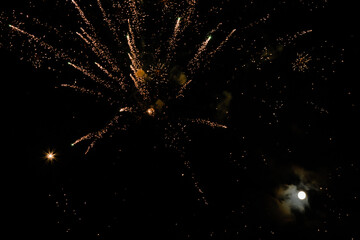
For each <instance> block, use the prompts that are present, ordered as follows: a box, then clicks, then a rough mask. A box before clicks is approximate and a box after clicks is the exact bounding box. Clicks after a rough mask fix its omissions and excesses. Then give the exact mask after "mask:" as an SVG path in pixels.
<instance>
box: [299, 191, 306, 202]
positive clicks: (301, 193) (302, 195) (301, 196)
mask: <svg viewBox="0 0 360 240" xmlns="http://www.w3.org/2000/svg"><path fill="white" fill-rule="evenodd" d="M298 198H299V199H300V200H304V199H305V198H306V193H305V192H304V191H300V192H298Z"/></svg>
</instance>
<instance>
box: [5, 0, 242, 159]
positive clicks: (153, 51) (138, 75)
mask: <svg viewBox="0 0 360 240" xmlns="http://www.w3.org/2000/svg"><path fill="white" fill-rule="evenodd" d="M110 4H111V3H109V2H106V5H110ZM55 5H56V7H59V5H60V3H56V4H55ZM81 5H82V3H78V2H77V1H75V0H72V1H66V2H65V5H64V6H63V7H64V8H66V9H68V11H69V12H71V14H73V15H74V17H73V18H75V19H76V18H77V19H79V21H77V22H76V25H77V30H74V31H69V29H68V28H67V27H66V26H64V25H59V26H58V27H53V26H52V25H49V24H43V23H41V22H40V21H39V20H38V19H35V18H31V17H29V16H28V15H26V16H24V14H22V13H20V14H19V15H20V16H21V17H22V18H25V19H26V20H24V22H22V21H21V20H20V19H18V16H17V15H14V16H13V19H5V20H2V21H7V22H8V28H9V29H10V34H11V36H12V37H13V38H23V39H25V40H26V41H27V43H28V44H29V47H31V48H32V49H33V50H34V52H33V51H31V52H28V53H27V54H26V55H27V57H28V60H30V61H31V62H32V63H33V64H34V66H36V67H41V66H42V65H43V64H48V65H49V66H48V68H49V69H53V70H54V71H59V72H61V71H71V68H72V69H75V70H77V71H79V72H80V73H81V74H82V75H83V77H84V79H83V80H82V81H81V82H79V83H78V82H75V83H72V84H62V85H61V86H63V87H68V88H71V89H74V90H75V91H79V92H81V93H84V94H90V95H93V96H95V97H97V98H100V99H101V100H104V101H106V102H107V103H108V104H110V105H111V106H118V107H117V113H116V114H115V116H114V117H113V118H112V119H111V120H110V121H108V123H107V124H106V125H105V126H104V127H103V128H102V129H100V130H98V131H96V132H92V133H89V134H87V135H85V136H83V137H81V138H79V139H78V140H76V141H75V142H74V143H73V144H72V145H75V144H78V143H80V142H82V141H85V140H90V145H89V147H88V149H87V150H86V153H88V152H89V150H90V149H91V148H92V147H94V145H95V142H96V141H97V140H99V139H101V138H103V137H104V136H105V135H106V134H109V133H112V132H114V131H123V130H126V129H127V124H125V123H124V122H122V118H123V117H124V116H126V115H127V114H131V115H134V116H135V117H136V119H137V120H141V119H142V118H146V117H152V118H156V119H158V120H159V121H160V120H164V119H165V118H167V116H168V114H167V112H168V111H172V110H169V108H171V105H172V102H174V101H176V100H178V99H179V98H183V97H184V96H185V94H186V90H187V88H188V87H189V85H190V84H191V82H192V81H193V79H194V78H195V77H196V73H197V72H198V70H199V69H200V68H202V67H203V65H204V63H206V62H208V61H210V60H211V58H212V57H213V56H214V55H215V54H216V53H217V52H219V51H220V50H221V49H222V47H223V46H224V45H225V44H226V42H227V41H228V40H229V39H230V38H231V37H232V35H233V34H234V33H235V31H236V29H233V30H231V31H230V32H229V33H228V34H227V35H226V36H225V38H224V39H223V40H222V41H220V43H217V46H216V45H215V44H216V43H215V44H213V46H214V45H215V48H214V49H212V50H211V49H210V50H209V49H208V48H209V46H208V45H209V43H210V40H211V38H212V37H211V34H213V33H215V32H216V31H218V30H219V28H220V26H221V23H220V24H218V26H217V27H216V28H214V29H212V30H210V31H209V33H208V34H207V36H205V37H204V39H205V40H204V41H203V42H202V43H199V45H198V47H197V50H195V53H194V54H193V56H192V57H190V58H189V59H181V60H180V61H179V60H178V59H177V58H176V53H177V51H178V48H179V46H178V44H181V45H182V46H186V45H187V44H188V45H189V43H187V42H186V41H182V39H183V38H184V35H185V34H186V32H187V31H190V32H194V31H195V32H196V33H197V34H198V35H199V34H200V30H198V29H199V28H201V25H203V24H204V23H201V22H199V20H198V19H195V16H196V11H195V9H196V5H197V1H194V0H189V1H184V2H183V3H181V4H180V3H170V2H168V1H161V2H158V3H151V4H149V3H145V2H141V1H132V0H129V1H125V2H124V3H122V4H114V3H113V6H111V5H110V6H108V7H112V9H111V11H112V12H114V11H116V12H120V13H121V14H120V15H114V14H110V13H109V12H110V10H105V8H104V7H103V4H102V2H101V1H100V0H98V1H96V8H97V9H94V7H93V6H92V5H89V6H87V7H89V8H91V7H92V9H91V10H90V9H89V12H91V13H92V14H89V15H91V17H92V18H94V17H93V15H94V13H93V12H92V11H97V14H98V16H97V18H98V19H95V20H94V19H91V18H89V16H88V15H87V13H86V12H87V11H86V10H84V8H85V6H84V7H83V6H81ZM147 5H151V9H156V8H158V9H159V10H158V11H159V12H157V13H156V14H159V15H160V16H161V17H160V19H149V17H148V15H146V13H145V12H144V9H146V8H147V7H149V6H147ZM213 10H214V9H213ZM73 11H75V12H73ZM153 14H155V13H153ZM100 20H101V21H102V23H100V24H99V25H100V27H101V28H102V30H103V29H106V28H107V32H105V31H103V32H102V31H98V30H97V29H98V28H99V26H96V25H95V24H94V23H93V22H99V21H100ZM147 21H150V22H151V23H147V24H145V23H146V22H147ZM171 22H172V24H171ZM151 24H153V25H155V26H159V28H158V29H157V28H153V27H149V29H146V26H151ZM29 25H31V26H29ZM97 25H98V24H97ZM169 25H173V27H172V28H170V27H169ZM35 28H39V29H36V30H35ZM169 29H172V30H171V32H169ZM188 29H189V30H188ZM40 31H42V32H41V33H40ZM100 34H101V35H100ZM105 35H110V36H112V38H111V42H110V41H108V39H103V36H105ZM100 36H101V37H100ZM167 36H168V37H167ZM54 38H55V39H54ZM164 39H165V40H164ZM54 40H57V41H58V42H57V43H55V42H54ZM68 42H69V43H68ZM61 44H62V45H61ZM65 46H71V47H69V48H65ZM73 46H77V47H76V48H75V47H73ZM190 46H191V47H192V45H190ZM213 46H212V47H213ZM80 49H81V50H80ZM176 68H179V69H181V70H176ZM89 81H91V82H90V83H89ZM168 121H169V122H170V121H171V119H170V120H168ZM178 121H180V122H181V123H182V124H183V125H186V124H189V123H196V124H205V125H208V126H210V127H212V128H216V127H220V128H226V126H225V125H222V124H218V123H215V122H211V121H209V120H206V119H190V118H188V119H179V120H178ZM172 124H175V125H176V124H177V123H172ZM183 127H184V126H183ZM183 127H182V128H183Z"/></svg>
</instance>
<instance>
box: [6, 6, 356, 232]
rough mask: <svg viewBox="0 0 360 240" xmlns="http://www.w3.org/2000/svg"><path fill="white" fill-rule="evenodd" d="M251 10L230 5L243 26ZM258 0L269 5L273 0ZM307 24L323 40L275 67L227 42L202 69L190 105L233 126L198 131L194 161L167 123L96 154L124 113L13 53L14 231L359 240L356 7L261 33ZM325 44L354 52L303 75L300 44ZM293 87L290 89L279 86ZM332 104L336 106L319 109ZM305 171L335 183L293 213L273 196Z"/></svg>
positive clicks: (301, 14)
mask: <svg viewBox="0 0 360 240" xmlns="http://www.w3.org/2000/svg"><path fill="white" fill-rule="evenodd" d="M274 2H276V1H274ZM3 4H5V5H6V3H1V6H3ZM238 4H239V6H238V5H237V4H236V3H232V2H231V1H230V5H231V6H232V7H234V9H235V10H234V9H232V10H231V11H229V13H228V16H226V17H228V18H229V19H230V20H229V21H230V24H234V23H236V24H240V23H241V22H242V20H240V19H239V17H240V16H238V15H239V14H240V13H241V14H243V15H241V16H242V17H243V18H244V19H246V18H250V19H252V18H251V17H252V14H254V16H255V15H256V14H255V13H252V12H250V13H249V12H246V11H245V12H242V11H236V8H235V7H240V5H241V4H240V3H238ZM257 4H258V6H264V9H266V5H267V4H268V5H270V3H267V4H264V3H257ZM5 5H4V7H3V8H4V9H5V10H7V9H8V8H7V6H5ZM19 5H21V4H20V3H19ZM9 6H10V7H16V3H11V4H9ZM256 9H261V7H259V8H256ZM256 9H255V10H256ZM255 10H254V12H256V11H255ZM259 11H260V10H259ZM259 15H261V14H259ZM222 17H225V16H222ZM236 24H235V25H236ZM304 28H305V29H307V28H311V29H313V34H312V35H311V37H310V38H306V39H305V40H299V41H300V42H299V44H298V45H297V46H296V47H289V48H287V49H285V50H284V51H283V52H282V54H281V56H280V57H279V58H278V59H276V60H275V61H274V63H273V64H270V65H269V66H264V68H263V71H261V72H259V71H256V70H255V69H252V68H251V67H249V68H246V69H245V70H244V69H242V68H240V66H241V65H242V63H243V62H244V61H243V60H244V59H243V58H246V55H241V53H239V55H238V53H237V52H236V51H235V50H234V49H236V47H229V48H227V49H225V51H224V53H223V55H220V56H219V58H218V59H216V60H215V61H214V62H213V63H212V65H211V69H212V71H209V72H205V73H203V74H202V76H200V81H199V84H195V85H194V86H193V87H192V89H191V90H190V97H189V98H188V99H187V100H186V101H184V104H187V105H186V106H191V108H190V109H189V112H187V114H199V112H202V113H201V114H204V115H205V116H207V117H209V118H211V119H215V120H220V121H221V120H223V121H225V122H226V124H228V126H229V128H228V129H226V130H219V129H209V128H206V127H200V128H195V127H193V128H190V129H191V131H190V132H189V135H190V136H191V138H192V142H191V143H189V142H186V140H184V141H183V143H182V144H184V146H185V149H186V150H185V152H186V154H185V157H184V158H181V157H180V156H179V154H177V153H176V152H174V151H172V150H171V149H168V148H166V147H165V146H164V145H165V144H166V141H164V140H163V136H162V135H161V132H160V131H159V129H161V124H160V126H159V125H157V127H154V125H153V123H152V121H145V122H142V123H141V124H136V125H135V126H134V127H132V128H130V129H129V131H128V132H127V133H125V134H124V135H123V136H121V137H120V136H117V135H115V136H114V137H113V138H105V139H104V140H101V141H99V143H98V144H97V145H96V147H95V148H94V149H93V150H92V151H91V152H90V153H89V154H88V155H86V156H85V155H84V151H85V150H86V145H79V146H78V145H77V146H75V147H71V145H70V144H71V143H72V142H73V141H74V140H76V139H77V138H78V137H80V136H82V135H84V134H86V133H88V132H90V131H93V130H96V129H97V128H99V127H101V126H103V125H104V124H105V123H106V121H107V120H108V119H109V118H110V117H111V115H112V111H113V109H112V108H111V107H108V106H106V104H103V103H101V102H97V101H95V100H94V99H92V98H91V97H87V96H83V95H80V94H76V93H73V92H71V91H69V90H68V89H63V88H58V86H59V84H60V83H62V82H64V81H68V80H69V79H64V78H71V77H72V76H71V74H63V75H60V76H59V75H58V74H57V73H56V72H55V73H49V72H46V71H44V70H35V69H33V68H32V66H31V65H30V64H29V63H26V62H22V61H20V60H18V57H17V56H16V55H14V54H13V53H11V52H9V51H7V49H6V48H5V49H0V53H1V55H0V56H1V57H0V59H1V64H0V68H1V72H2V74H1V80H2V81H1V82H2V88H1V89H2V93H3V94H2V96H3V100H2V105H3V108H2V109H3V110H2V118H3V120H5V123H3V132H4V133H5V135H4V134H3V142H5V145H4V144H3V147H4V150H5V151H4V152H3V157H2V172H3V174H2V177H3V180H2V183H3V186H4V187H3V189H2V190H3V191H2V198H3V199H4V200H5V204H4V205H3V207H4V209H5V212H6V214H5V215H4V216H5V219H6V222H7V224H6V228H7V229H9V230H10V236H13V237H11V238H10V239H18V236H20V235H24V236H26V237H28V238H32V237H34V238H36V239H142V238H155V239H304V238H305V239H318V238H321V239H352V238H353V239H358V238H359V237H360V233H359V230H358V228H357V225H356V222H357V219H358V217H359V207H358V205H359V199H360V189H359V167H360V166H359V157H360V156H359V151H358V149H359V146H360V145H359V144H360V140H359V136H360V127H359V120H360V119H359V111H360V92H359V88H358V86H357V85H358V84H357V81H358V66H359V60H358V56H359V46H358V43H359V30H358V29H359V26H358V24H357V23H356V9H355V8H354V6H352V5H351V4H350V5H349V4H345V3H343V2H342V1H340V0H338V1H329V4H328V6H327V8H325V9H322V10H316V11H314V12H309V11H305V10H304V9H301V8H295V7H293V8H291V7H290V8H289V9H287V10H284V11H282V12H281V13H279V14H277V15H275V17H274V18H273V20H272V21H271V22H270V23H269V24H267V25H264V26H260V27H258V28H256V31H258V33H263V34H264V35H265V36H266V37H268V39H271V38H272V37H273V36H276V34H277V33H283V32H284V33H289V32H290V33H291V32H296V31H298V30H302V29H304ZM246 34H249V37H252V36H254V35H256V33H254V32H247V33H246ZM324 40H328V42H330V43H331V44H332V45H333V46H334V47H333V48H329V49H326V50H325V52H324V54H325V55H329V56H330V57H333V58H338V59H340V57H339V55H337V54H336V52H337V51H336V49H344V61H345V63H344V64H336V65H335V66H329V64H327V63H324V66H325V72H324V73H322V74H319V73H314V72H307V73H296V72H293V71H292V70H291V62H292V61H293V57H294V54H295V56H296V52H299V51H302V50H303V49H309V48H312V47H313V46H315V48H316V47H319V46H320V45H321V44H319V43H321V42H323V41H324ZM1 41H2V39H0V42H1ZM230 44H231V46H236V44H237V41H236V40H234V41H231V42H230ZM333 49H335V51H333ZM313 52H314V53H316V51H313ZM334 52H335V53H334ZM324 54H322V55H324ZM319 55H321V54H319ZM321 63H322V62H321V61H320V62H318V65H317V66H315V67H320V68H321V67H322V66H323V65H321ZM333 69H335V70H336V72H335V73H332V70H333ZM323 75H325V76H326V77H327V80H324V79H321V76H323ZM278 76H280V80H279V82H276V81H275V80H274V79H275V78H277V77H278ZM205 82H207V85H206V86H205V87H204V86H203V85H201V84H202V83H205ZM226 82H227V83H228V84H225V83H226ZM266 84H268V85H271V86H272V87H271V88H268V87H266ZM312 84H314V86H315V87H314V88H315V90H312V89H311V88H312V87H313V85H312ZM284 85H286V91H284V93H282V94H279V92H278V90H279V89H280V88H282V87H283V86H284ZM225 91H226V92H227V93H231V95H232V101H231V104H230V106H229V109H228V110H229V115H228V117H227V118H226V119H223V118H222V117H221V114H220V115H219V113H218V112H216V111H214V109H215V108H216V106H217V104H218V102H219V101H221V99H223V92H225ZM242 93H244V94H242ZM216 97H219V99H220V100H216ZM262 100H266V104H263V103H261V101H262ZM276 101H281V102H283V103H284V108H283V109H281V111H278V112H277V114H276V118H274V116H273V115H272V112H273V109H272V107H271V104H273V103H275V102H276ZM312 103H314V104H312ZM319 106H320V107H323V108H324V109H326V110H327V111H328V113H327V114H324V113H321V112H319V108H317V107H319ZM259 115H261V116H262V117H261V118H259ZM276 119H278V120H279V122H276ZM269 123H272V125H269ZM119 146H122V148H121V149H122V151H119ZM154 146H156V147H154ZM49 149H52V150H54V151H55V152H56V154H57V158H56V162H55V163H54V164H52V165H49V164H48V163H46V161H45V159H44V152H46V151H47V150H49ZM264 159H265V161H264ZM185 160H189V161H190V162H191V164H192V172H191V171H189V170H188V169H186V168H185V167H184V161H185ZM294 167H295V168H297V169H304V171H305V172H306V173H308V176H310V177H309V178H311V179H310V180H309V181H315V182H316V183H318V184H319V185H320V186H321V187H322V188H323V189H325V188H326V189H327V190H326V191H319V190H316V191H315V190H310V191H309V192H308V196H309V207H308V208H307V209H306V211H305V212H297V211H294V212H293V214H292V215H291V220H289V219H288V218H287V217H286V216H284V214H283V213H282V212H281V210H279V209H277V205H276V204H274V202H273V201H274V199H275V196H274V191H275V190H276V189H277V188H278V187H279V186H282V185H284V184H295V185H296V184H299V182H300V181H301V179H299V175H296V174H295V173H294V171H293V169H294ZM193 173H194V174H195V178H196V181H199V184H200V186H201V189H202V190H203V191H204V193H205V194H204V195H205V196H206V199H207V202H208V203H209V205H207V206H206V205H204V204H203V202H202V201H201V200H200V201H198V200H197V199H198V198H199V197H201V196H202V195H201V194H199V193H198V192H197V189H196V187H195V186H194V180H193V179H192V178H191V175H192V174H193ZM182 174H184V176H182ZM7 226H8V227H7Z"/></svg>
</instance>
